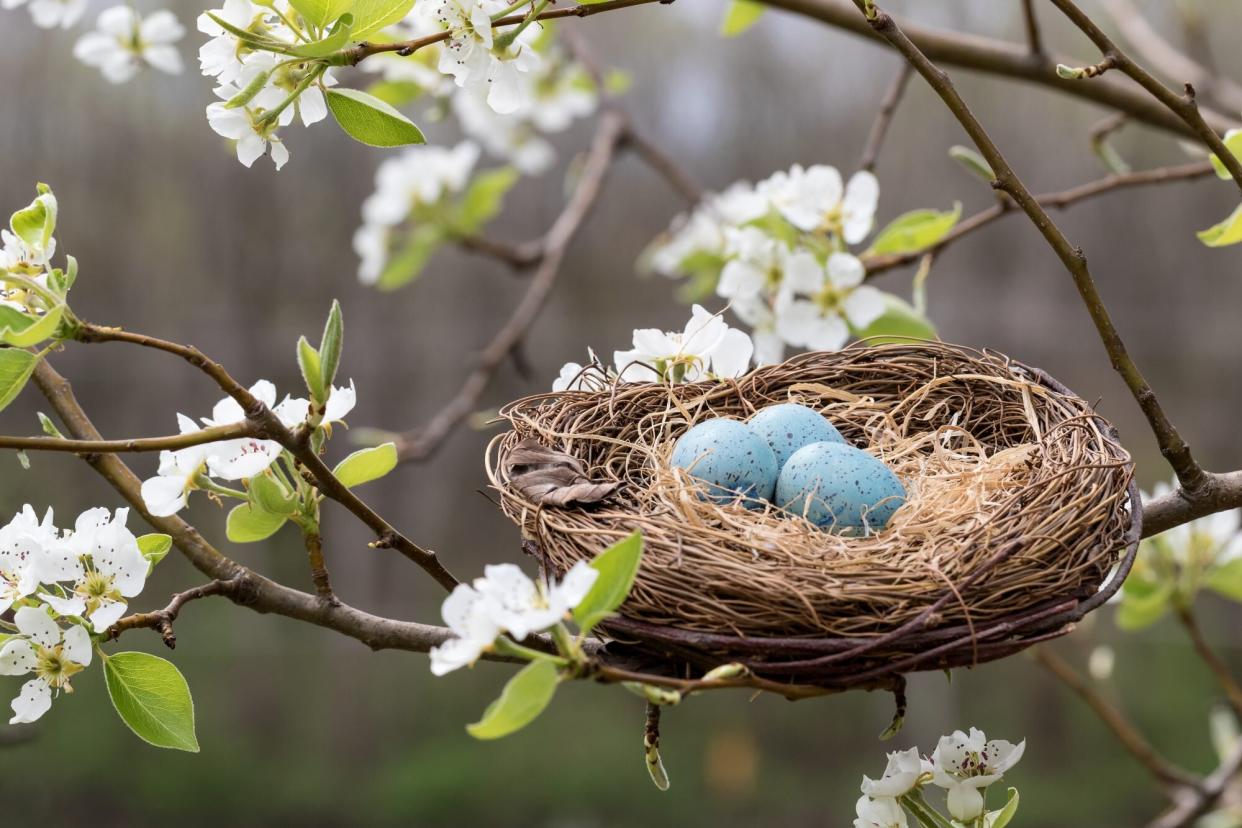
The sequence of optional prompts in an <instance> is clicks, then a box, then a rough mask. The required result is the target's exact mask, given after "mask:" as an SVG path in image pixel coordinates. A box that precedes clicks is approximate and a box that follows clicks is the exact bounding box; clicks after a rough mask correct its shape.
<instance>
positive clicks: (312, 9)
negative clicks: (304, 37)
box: [289, 0, 354, 29]
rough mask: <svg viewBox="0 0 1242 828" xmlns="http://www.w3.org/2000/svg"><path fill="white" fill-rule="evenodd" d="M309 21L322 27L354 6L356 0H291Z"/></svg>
mask: <svg viewBox="0 0 1242 828" xmlns="http://www.w3.org/2000/svg"><path fill="white" fill-rule="evenodd" d="M289 5H291V6H293V8H294V9H296V10H297V13H298V14H300V15H302V19H303V20H305V21H306V22H307V23H309V24H311V25H312V26H315V27H316V28H320V29H322V28H323V27H324V26H327V25H329V24H331V23H333V22H335V21H336V19H337V18H339V17H340V16H341V15H343V14H345V13H346V12H347V11H349V10H350V9H352V8H353V7H354V0H289Z"/></svg>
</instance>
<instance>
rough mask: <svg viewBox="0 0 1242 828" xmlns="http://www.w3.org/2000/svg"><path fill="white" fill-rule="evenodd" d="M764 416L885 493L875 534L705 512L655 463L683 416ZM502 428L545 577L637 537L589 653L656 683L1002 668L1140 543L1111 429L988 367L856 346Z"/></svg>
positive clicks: (518, 509)
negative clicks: (632, 569)
mask: <svg viewBox="0 0 1242 828" xmlns="http://www.w3.org/2000/svg"><path fill="white" fill-rule="evenodd" d="M783 402H797V403H801V404H803V405H807V406H810V407H812V408H815V409H816V410H818V411H821V412H822V413H823V414H824V416H826V417H827V418H828V419H829V420H830V421H831V422H832V423H833V425H835V426H836V427H837V429H838V430H839V431H840V432H841V434H842V436H843V437H844V438H845V439H846V440H847V441H848V442H849V443H851V444H853V445H855V446H857V447H859V448H862V449H865V450H866V451H868V452H870V453H872V454H873V455H875V456H876V457H878V458H880V459H881V460H883V461H884V462H885V463H886V464H888V466H889V467H890V468H891V469H892V470H893V472H894V473H895V474H896V475H897V476H898V477H899V478H900V479H901V481H902V483H903V484H904V485H905V487H906V490H907V500H906V503H905V504H904V505H903V506H902V507H901V508H900V509H899V510H898V511H897V513H896V515H895V516H894V517H893V519H892V521H891V522H890V523H889V524H888V526H887V527H885V528H884V529H883V530H881V531H879V532H877V533H875V534H872V535H869V536H866V537H846V536H842V535H837V534H832V533H830V532H826V531H824V530H822V529H818V528H816V527H815V526H814V525H812V524H811V523H810V522H808V521H806V520H804V519H803V518H802V517H800V516H798V515H794V514H790V513H789V512H785V511H782V510H781V509H779V508H777V507H775V506H772V505H766V506H764V507H762V508H760V509H748V508H746V507H745V505H743V504H741V503H732V504H724V505H720V504H718V503H715V502H712V501H710V500H705V499H703V498H702V497H700V496H699V494H700V489H699V487H698V484H697V483H696V481H694V480H693V479H692V478H690V477H688V476H687V475H686V473H685V472H684V471H682V470H677V469H672V468H670V466H669V463H668V458H669V454H670V453H671V451H672V446H673V443H674V442H675V441H676V439H677V438H678V437H679V436H680V435H681V434H682V433H684V432H685V431H686V429H687V428H689V427H690V426H692V425H694V424H695V423H698V422H701V421H703V420H707V419H710V418H713V417H729V418H737V419H745V418H747V417H749V416H750V415H752V414H754V413H755V412H756V411H757V410H759V409H761V408H763V407H765V406H768V405H771V404H774V403H783ZM500 414H501V417H502V418H503V419H505V420H508V422H509V424H510V425H511V426H512V428H511V430H510V431H508V432H507V433H505V434H503V435H500V436H498V437H497V438H496V439H495V440H494V441H493V442H492V444H491V446H490V447H489V451H488V463H487V466H488V469H487V470H488V475H489V478H490V479H491V482H492V484H493V485H494V486H495V488H496V489H497V490H498V491H499V492H500V496H501V505H502V508H503V510H504V512H505V514H506V515H508V516H509V517H510V518H511V519H513V521H514V522H515V523H517V524H518V525H519V526H520V527H521V528H522V532H523V535H524V537H525V538H526V540H527V543H526V547H527V549H528V551H532V553H533V554H536V555H537V556H539V557H540V559H541V563H542V564H543V565H544V566H545V567H547V569H548V570H549V571H550V572H551V573H552V574H557V573H561V572H564V571H565V570H566V569H568V568H569V567H570V566H572V565H573V564H574V563H575V562H576V561H580V560H589V559H590V558H591V557H593V556H594V555H596V554H597V553H599V552H600V551H601V550H603V549H605V548H606V547H607V546H608V545H610V544H611V543H614V542H615V541H617V540H620V539H621V538H623V537H625V536H626V535H628V534H630V533H632V532H633V531H634V530H635V529H638V530H641V531H642V534H643V537H644V539H645V549H644V555H643V560H642V566H641V569H640V571H639V573H638V576H637V579H636V581H635V584H634V588H633V591H632V593H631V594H630V597H629V598H628V600H627V601H626V602H625V604H624V605H623V606H622V607H621V612H620V615H619V616H617V617H615V618H613V619H612V620H610V621H609V622H608V623H606V625H605V626H604V630H605V632H606V634H607V635H608V637H609V638H610V639H611V641H610V642H609V645H608V651H611V652H613V653H620V654H621V655H622V657H623V658H625V659H628V660H630V661H634V660H636V659H637V660H638V661H642V662H644V663H645V665H646V666H647V667H648V668H650V667H651V665H657V666H659V667H660V668H661V669H663V670H664V671H666V672H674V673H676V674H677V675H685V676H693V675H697V674H698V673H700V672H702V671H704V670H707V669H710V668H712V667H715V666H718V665H721V664H724V663H730V662H742V663H744V664H746V665H747V666H748V667H750V669H751V671H752V672H753V673H754V674H755V675H757V676H760V677H763V678H766V679H770V680H777V681H782V682H789V683H800V684H813V685H815V686H818V687H822V688H839V689H844V688H847V687H886V686H887V687H891V686H896V685H895V682H899V681H900V677H901V676H902V675H904V674H905V673H909V672H913V671H917V670H929V669H947V668H951V667H957V666H969V665H974V664H976V663H980V662H984V661H989V660H992V659H997V658H1001V657H1004V656H1007V655H1010V654H1012V653H1015V652H1017V651H1019V650H1021V649H1023V648H1025V647H1028V646H1030V645H1031V644H1034V643H1036V642H1039V641H1043V640H1047V639H1050V638H1054V637H1056V636H1058V635H1062V634H1064V633H1066V632H1068V631H1069V630H1070V629H1071V628H1072V627H1073V624H1074V623H1075V622H1076V621H1077V620H1079V619H1080V618H1082V617H1083V616H1084V615H1085V614H1086V613H1087V612H1089V611H1091V610H1092V609H1094V608H1095V607H1097V606H1099V605H1100V604H1102V603H1103V602H1104V601H1105V600H1107V598H1108V597H1109V596H1110V595H1111V594H1112V593H1113V592H1115V591H1116V590H1117V588H1118V587H1119V586H1120V584H1121V581H1122V580H1123V579H1124V577H1125V575H1126V574H1127V573H1128V571H1129V568H1130V565H1131V563H1132V562H1133V558H1134V554H1135V551H1136V549H1137V546H1138V539H1139V533H1140V528H1141V527H1140V521H1141V509H1140V502H1139V500H1138V491H1137V488H1136V487H1135V485H1134V481H1133V466H1132V463H1131V460H1130V456H1129V454H1128V453H1127V452H1126V450H1125V449H1124V448H1123V447H1122V446H1121V445H1120V443H1119V442H1118V439H1117V435H1116V432H1115V430H1114V429H1113V428H1112V427H1111V426H1110V425H1109V424H1108V423H1107V422H1105V421H1104V420H1103V419H1102V418H1101V417H1100V416H1099V415H1098V414H1096V413H1095V412H1094V411H1093V410H1092V408H1091V406H1090V405H1089V404H1088V403H1087V402H1085V401H1084V400H1082V399H1081V398H1079V397H1077V396H1075V395H1074V394H1073V393H1072V392H1070V391H1069V389H1067V388H1065V387H1064V386H1063V385H1061V384H1060V383H1058V382H1057V381H1056V380H1054V379H1052V378H1051V377H1049V376H1048V375H1047V374H1045V373H1044V372H1042V371H1040V370H1038V369H1036V368H1032V367H1029V366H1026V365H1023V364H1021V363H1019V362H1016V361H1014V360H1011V359H1009V358H1007V357H1004V356H1002V355H999V354H996V353H992V352H978V351H974V350H970V349H967V348H963V347H958V346H953V345H947V344H941V343H924V342H919V343H910V344H895V345H894V344H889V345H874V346H854V347H851V348H848V349H846V350H843V351H838V352H834V353H811V354H804V355H802V356H798V357H795V358H794V359H791V360H789V361H787V362H784V363H781V364H780V365H772V366H767V367H763V368H759V369H757V370H755V371H752V372H751V373H749V374H747V375H745V376H743V377H741V378H739V379H736V380H728V381H723V382H698V383H693V384H684V385H666V384H659V383H616V384H614V383H611V382H602V381H601V382H599V383H598V390H593V391H569V392H561V393H550V394H539V395H536V396H532V397H527V398H525V399H522V400H518V401H516V402H514V403H512V404H510V405H508V406H506V407H505V408H504V409H502V411H501V412H500ZM752 505H753V504H752ZM1110 573H1112V575H1111V577H1110ZM1106 580H1107V583H1105V581H1106Z"/></svg>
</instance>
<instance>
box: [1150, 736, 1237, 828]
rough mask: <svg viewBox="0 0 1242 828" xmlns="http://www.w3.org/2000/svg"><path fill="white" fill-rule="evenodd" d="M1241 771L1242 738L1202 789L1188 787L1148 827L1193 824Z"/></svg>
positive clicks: (1157, 827)
mask: <svg viewBox="0 0 1242 828" xmlns="http://www.w3.org/2000/svg"><path fill="white" fill-rule="evenodd" d="M1239 773H1242V742H1239V743H1238V745H1237V746H1236V747H1235V748H1234V749H1233V753H1231V754H1229V755H1228V756H1227V757H1225V759H1224V760H1223V761H1222V762H1221V763H1220V765H1219V766H1218V767H1217V768H1216V770H1214V771H1212V773H1211V774H1209V775H1208V776H1207V778H1205V779H1204V780H1203V782H1202V784H1200V785H1199V787H1198V789H1193V790H1192V789H1184V791H1183V795H1182V796H1179V797H1178V801H1177V803H1176V804H1175V805H1174V806H1173V807H1172V808H1170V809H1169V810H1168V811H1166V812H1165V813H1163V814H1161V815H1160V816H1159V817H1157V818H1156V819H1155V820H1153V821H1152V822H1150V823H1148V824H1147V828H1189V826H1191V825H1194V824H1195V823H1196V822H1197V821H1198V819H1199V817H1201V816H1203V815H1204V814H1206V813H1207V812H1208V811H1210V810H1212V808H1213V806H1215V805H1216V803H1217V802H1218V801H1219V800H1220V798H1221V797H1222V796H1223V795H1224V794H1225V791H1226V790H1228V788H1229V786H1230V785H1231V784H1233V782H1234V780H1236V779H1237V778H1238V774H1239Z"/></svg>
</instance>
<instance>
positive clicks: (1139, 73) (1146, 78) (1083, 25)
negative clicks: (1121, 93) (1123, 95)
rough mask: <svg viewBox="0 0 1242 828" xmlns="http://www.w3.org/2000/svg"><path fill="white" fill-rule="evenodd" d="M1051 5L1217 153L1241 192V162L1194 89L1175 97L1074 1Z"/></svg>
mask: <svg viewBox="0 0 1242 828" xmlns="http://www.w3.org/2000/svg"><path fill="white" fill-rule="evenodd" d="M1051 2H1052V4H1053V5H1054V6H1056V7H1057V8H1058V9H1060V10H1061V13H1062V14H1064V15H1065V16H1066V17H1067V18H1069V20H1070V22H1071V23H1073V24H1074V25H1075V26H1077V27H1078V28H1079V30H1080V31H1082V33H1083V34H1085V35H1086V36H1087V37H1088V38H1089V39H1090V40H1091V42H1092V43H1094V44H1095V45H1096V48H1098V49H1099V50H1100V52H1101V53H1102V54H1103V55H1104V59H1105V60H1107V61H1110V62H1111V63H1112V64H1114V65H1115V66H1116V67H1117V69H1118V70H1119V71H1122V72H1124V73H1126V74H1127V75H1129V76H1130V78H1132V79H1133V80H1134V81H1135V82H1136V83H1137V84H1138V85H1139V86H1141V87H1143V88H1144V89H1146V90H1147V92H1148V93H1149V94H1150V95H1151V96H1152V97H1153V98H1155V99H1156V100H1157V101H1159V102H1160V103H1161V104H1163V105H1164V106H1165V107H1167V108H1168V110H1169V111H1170V112H1172V113H1174V114H1175V115H1177V117H1179V118H1181V119H1182V120H1183V121H1184V122H1185V123H1186V125H1187V126H1188V127H1190V129H1191V131H1192V132H1194V134H1195V135H1197V136H1198V137H1199V138H1200V140H1202V141H1203V143H1204V144H1206V145H1207V146H1208V147H1209V148H1210V149H1211V150H1212V152H1214V153H1216V156H1217V157H1218V158H1219V159H1220V161H1221V163H1222V164H1224V165H1225V168H1226V169H1228V170H1229V174H1230V175H1232V176H1233V180H1234V182H1235V183H1236V184H1237V185H1238V189H1239V190H1242V162H1239V161H1238V159H1237V158H1236V157H1234V155H1233V153H1232V152H1230V151H1229V150H1228V149H1227V148H1226V147H1225V143H1224V141H1222V140H1221V137H1220V135H1218V134H1217V133H1216V130H1215V128H1214V127H1213V126H1212V125H1210V124H1208V122H1207V120H1205V118H1204V116H1203V114H1202V113H1201V112H1200V111H1199V105H1198V103H1197V102H1196V101H1195V93H1194V87H1193V86H1192V85H1191V84H1189V83H1187V84H1186V94H1185V95H1178V94H1177V93H1176V92H1174V91H1173V90H1172V89H1170V88H1169V87H1167V86H1165V85H1164V84H1163V83H1161V82H1160V81H1159V80H1157V79H1156V78H1155V77H1154V76H1153V75H1152V74H1151V73H1150V72H1148V71H1147V70H1146V69H1144V68H1143V67H1142V66H1140V65H1139V64H1138V63H1136V62H1135V61H1134V60H1133V58H1131V57H1130V56H1129V55H1128V54H1126V53H1125V52H1123V51H1122V50H1121V49H1120V48H1118V46H1117V44H1115V43H1113V41H1112V40H1111V39H1110V38H1109V36H1108V35H1106V34H1105V33H1104V30H1103V29H1101V28H1100V27H1099V26H1097V25H1096V24H1095V21H1094V20H1092V19H1091V18H1090V17H1088V16H1087V15H1086V14H1085V13H1084V12H1083V11H1082V9H1080V8H1078V6H1077V4H1076V3H1074V2H1073V0H1051Z"/></svg>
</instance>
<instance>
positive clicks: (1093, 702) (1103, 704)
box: [1030, 647, 1200, 790]
mask: <svg viewBox="0 0 1242 828" xmlns="http://www.w3.org/2000/svg"><path fill="white" fill-rule="evenodd" d="M1030 652H1031V653H1032V655H1033V656H1034V658H1035V661H1036V662H1038V663H1039V665H1040V666H1041V667H1043V668H1044V669H1045V670H1047V671H1048V672H1050V673H1052V674H1053V675H1054V676H1056V677H1057V678H1058V679H1060V681H1061V683H1062V684H1064V685H1065V686H1066V687H1068V688H1069V689H1070V690H1072V691H1074V694H1075V695H1077V696H1078V697H1079V698H1080V699H1082V700H1083V701H1084V702H1086V703H1087V705H1088V706H1089V707H1090V708H1091V709H1092V711H1094V712H1095V714H1096V716H1098V717H1099V718H1100V721H1102V722H1103V723H1104V724H1105V725H1106V726H1107V727H1108V729H1109V730H1111V731H1112V733H1113V735H1114V736H1115V737H1117V741H1118V742H1120V743H1121V746H1122V747H1123V748H1125V749H1126V751H1127V752H1128V753H1129V754H1130V755H1131V756H1133V757H1134V758H1135V759H1136V760H1138V762H1139V764H1141V765H1142V766H1143V767H1144V768H1146V769H1147V772H1148V773H1150V774H1151V775H1152V776H1153V777H1155V778H1156V780H1157V781H1159V782H1160V783H1161V784H1162V785H1164V786H1166V787H1169V788H1179V787H1188V788H1191V789H1195V790H1197V789H1198V787H1199V785H1200V780H1199V779H1198V777H1196V776H1194V775H1193V774H1191V773H1189V772H1188V771H1186V770H1183V769H1182V768H1179V767H1177V766H1176V765H1174V764H1172V763H1171V762H1169V761H1168V760H1166V759H1165V758H1164V757H1162V756H1161V755H1160V754H1159V753H1157V752H1156V750H1155V748H1153V747H1152V746H1151V744H1150V743H1149V742H1148V741H1147V740H1146V739H1145V738H1143V734H1141V733H1139V731H1138V729H1137V728H1135V726H1134V725H1133V724H1132V723H1131V722H1130V720H1129V719H1127V718H1126V717H1125V716H1124V715H1123V714H1122V713H1121V711H1120V710H1118V709H1117V708H1115V707H1113V706H1112V705H1111V704H1109V703H1108V701H1107V700H1105V699H1104V697H1103V696H1101V695H1100V694H1099V693H1098V692H1096V690H1095V688H1094V687H1092V686H1091V685H1090V684H1088V683H1087V681H1086V679H1084V678H1083V677H1082V676H1080V675H1079V674H1078V672H1077V671H1076V670H1074V668H1073V667H1071V666H1070V665H1069V662H1067V661H1066V660H1065V659H1063V658H1061V657H1060V656H1059V655H1057V654H1056V653H1054V652H1053V651H1052V650H1050V649H1048V648H1047V647H1032V648H1031V650H1030Z"/></svg>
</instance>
